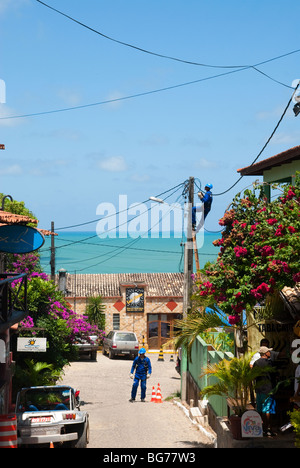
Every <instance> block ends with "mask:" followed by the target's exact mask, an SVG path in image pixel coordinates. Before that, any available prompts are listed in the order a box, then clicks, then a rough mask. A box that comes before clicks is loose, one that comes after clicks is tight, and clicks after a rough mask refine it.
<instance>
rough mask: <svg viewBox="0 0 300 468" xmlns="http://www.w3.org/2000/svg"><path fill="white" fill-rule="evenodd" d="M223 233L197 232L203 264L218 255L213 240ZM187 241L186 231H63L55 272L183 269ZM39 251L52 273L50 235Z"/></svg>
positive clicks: (57, 239)
mask: <svg viewBox="0 0 300 468" xmlns="http://www.w3.org/2000/svg"><path fill="white" fill-rule="evenodd" d="M120 234H121V235H120ZM125 234H126V236H125ZM123 235H124V237H123ZM220 235H221V234H220V233H209V232H205V233H204V234H203V233H201V234H199V235H197V244H198V255H199V260H200V268H203V267H204V265H205V264H206V263H207V262H214V261H215V260H216V259H217V256H218V252H219V250H218V248H217V247H215V246H214V245H213V244H212V242H213V241H214V240H215V239H218V238H219V237H220ZM185 242H186V239H185V237H184V236H182V233H176V232H175V233H174V232H173V233H170V232H168V233H167V232H166V233H164V232H157V233H154V234H153V233H152V234H151V236H149V237H145V236H135V237H133V236H129V235H128V233H119V235H118V236H117V235H116V236H115V237H112V236H110V237H105V238H104V237H103V238H100V237H99V236H98V235H97V233H96V232H95V231H59V232H58V236H54V247H55V273H57V272H58V271H59V270H60V269H64V270H66V271H67V272H68V273H71V274H75V273H76V274H79V273H81V274H82V273H83V274H84V273H86V274H88V273H176V272H183V258H184V243H185ZM39 253H40V262H41V267H42V269H43V271H44V272H45V273H47V274H50V273H51V268H50V254H51V237H50V236H47V237H45V243H44V245H43V246H42V247H41V248H40V250H39Z"/></svg>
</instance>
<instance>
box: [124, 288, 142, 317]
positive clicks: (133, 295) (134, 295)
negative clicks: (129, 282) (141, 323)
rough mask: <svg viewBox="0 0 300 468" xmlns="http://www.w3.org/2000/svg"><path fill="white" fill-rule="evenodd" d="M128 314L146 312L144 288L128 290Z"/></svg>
mask: <svg viewBox="0 0 300 468" xmlns="http://www.w3.org/2000/svg"><path fill="white" fill-rule="evenodd" d="M126 312H142V313H143V312H144V288H126Z"/></svg>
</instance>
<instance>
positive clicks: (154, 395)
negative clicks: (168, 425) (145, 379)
mask: <svg viewBox="0 0 300 468" xmlns="http://www.w3.org/2000/svg"><path fill="white" fill-rule="evenodd" d="M150 401H152V402H153V403H156V393H155V387H154V386H153V387H152V396H151V400H150Z"/></svg>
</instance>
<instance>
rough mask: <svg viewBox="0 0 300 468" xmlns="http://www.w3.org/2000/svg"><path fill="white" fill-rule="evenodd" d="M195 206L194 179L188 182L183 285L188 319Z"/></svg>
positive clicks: (184, 306) (184, 303)
mask: <svg viewBox="0 0 300 468" xmlns="http://www.w3.org/2000/svg"><path fill="white" fill-rule="evenodd" d="M193 206H194V177H190V178H189V182H188V213H187V241H186V243H185V244H184V283H183V315H184V317H186V315H187V312H188V311H189V309H190V307H191V288H192V284H193V282H192V273H193V261H194V249H193V230H192V207H193Z"/></svg>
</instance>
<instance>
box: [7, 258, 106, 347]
mask: <svg viewBox="0 0 300 468" xmlns="http://www.w3.org/2000/svg"><path fill="white" fill-rule="evenodd" d="M10 272H11V273H27V277H28V286H27V305H28V310H29V312H30V314H29V315H28V316H27V317H26V318H25V319H24V320H23V321H22V322H20V326H21V327H23V328H26V329H30V328H35V327H39V326H44V327H45V326H46V327H48V325H47V324H49V323H50V322H49V320H51V321H52V325H51V328H53V329H55V330H60V332H61V333H62V335H63V339H64V341H65V342H66V343H69V344H72V343H74V342H75V338H76V337H81V338H86V339H88V336H89V335H91V334H93V335H98V336H99V337H100V338H103V335H104V331H102V330H98V328H97V326H95V325H91V324H90V323H89V321H88V317H87V316H78V315H76V314H75V312H74V311H73V310H72V309H71V307H70V306H69V305H68V304H67V303H66V301H65V300H64V298H63V296H62V294H61V292H60V291H57V289H56V287H55V285H54V283H53V282H52V281H50V280H49V278H48V275H47V274H46V273H44V272H42V271H40V268H39V257H38V256H37V255H35V254H33V253H31V254H26V255H14V256H13V260H12V262H11V265H10ZM19 281H20V280H15V281H14V282H13V283H12V287H14V286H16V283H18V282H19ZM53 320H54V321H56V322H57V324H56V327H55V324H54V323H53ZM21 333H22V332H21ZM25 333H28V331H27V332H25ZM31 333H33V334H35V333H36V332H34V331H32V332H31ZM46 333H47V331H46Z"/></svg>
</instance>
